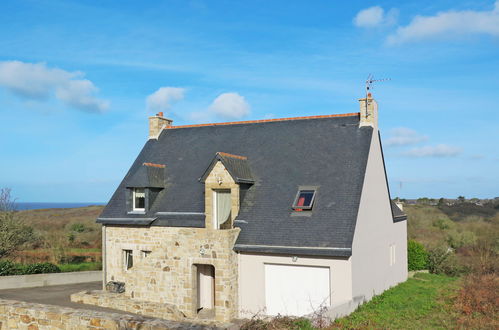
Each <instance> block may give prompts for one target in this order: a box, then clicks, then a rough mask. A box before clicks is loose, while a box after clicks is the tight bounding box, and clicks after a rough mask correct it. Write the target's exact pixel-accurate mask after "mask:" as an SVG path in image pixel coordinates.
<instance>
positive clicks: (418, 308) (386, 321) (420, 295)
mask: <svg viewBox="0 0 499 330" xmlns="http://www.w3.org/2000/svg"><path fill="white" fill-rule="evenodd" d="M458 290H459V280H458V279H457V278H453V277H448V276H445V275H435V274H421V273H419V274H416V276H415V277H414V278H411V279H409V280H407V281H406V282H404V283H401V284H399V285H397V286H396V287H394V288H391V289H390V290H387V291H385V292H384V293H383V294H381V295H379V296H376V297H374V298H373V299H372V300H371V301H370V302H368V303H366V304H364V305H362V306H361V307H359V309H358V310H357V311H355V312H354V313H352V314H350V315H349V316H348V317H344V318H341V319H338V320H336V321H335V323H334V324H333V328H344V329H367V328H369V329H372V328H375V329H381V328H382V329H430V328H431V329H448V328H455V327H456V319H457V315H456V312H455V310H454V309H453V307H452V305H453V300H454V299H455V297H456V295H457V292H458Z"/></svg>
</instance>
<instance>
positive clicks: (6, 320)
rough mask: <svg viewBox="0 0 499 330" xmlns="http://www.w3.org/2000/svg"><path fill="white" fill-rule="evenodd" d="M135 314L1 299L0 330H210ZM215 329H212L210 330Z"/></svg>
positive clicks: (190, 324)
mask: <svg viewBox="0 0 499 330" xmlns="http://www.w3.org/2000/svg"><path fill="white" fill-rule="evenodd" d="M207 328H208V327H203V326H200V325H196V324H192V323H181V322H174V321H167V320H160V319H151V318H145V317H141V316H136V315H123V314H116V313H107V312H97V311H89V310H80V309H73V308H64V307H59V306H51V305H42V304H33V303H25V302H20V301H15V300H3V299H0V329H28V330H37V329H68V330H73V329H95V330H104V329H131V330H132V329H142V330H152V329H207ZM210 329H213V328H210Z"/></svg>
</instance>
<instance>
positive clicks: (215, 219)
mask: <svg viewBox="0 0 499 330" xmlns="http://www.w3.org/2000/svg"><path fill="white" fill-rule="evenodd" d="M222 192H223V193H229V195H230V196H231V198H232V190H231V189H230V188H222V189H212V199H213V212H212V215H211V217H212V223H213V229H221V228H220V224H219V223H218V194H219V193H222ZM230 220H232V199H231V205H230V211H229V220H228V221H230Z"/></svg>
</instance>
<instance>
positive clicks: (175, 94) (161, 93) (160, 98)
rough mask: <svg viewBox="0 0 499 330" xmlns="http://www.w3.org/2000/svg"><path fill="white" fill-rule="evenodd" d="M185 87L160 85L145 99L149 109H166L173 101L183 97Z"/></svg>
mask: <svg viewBox="0 0 499 330" xmlns="http://www.w3.org/2000/svg"><path fill="white" fill-rule="evenodd" d="M184 93H185V89H184V88H179V87H161V88H159V89H158V90H157V91H155V92H154V93H152V94H151V95H149V96H148V97H147V99H146V105H147V109H148V110H149V111H166V110H168V109H170V107H171V105H172V103H173V102H176V101H180V100H182V99H183V98H184Z"/></svg>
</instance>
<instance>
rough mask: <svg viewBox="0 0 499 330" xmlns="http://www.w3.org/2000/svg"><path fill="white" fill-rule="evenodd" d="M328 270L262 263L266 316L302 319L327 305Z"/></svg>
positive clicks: (325, 268)
mask: <svg viewBox="0 0 499 330" xmlns="http://www.w3.org/2000/svg"><path fill="white" fill-rule="evenodd" d="M329 278H330V274H329V268H328V267H314V266H294V265H277V264H265V304H266V310H267V314H268V315H277V314H281V315H295V316H301V315H306V314H309V313H312V312H314V310H317V309H318V308H319V307H320V306H330V304H331V298H330V292H331V291H330V279H329Z"/></svg>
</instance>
